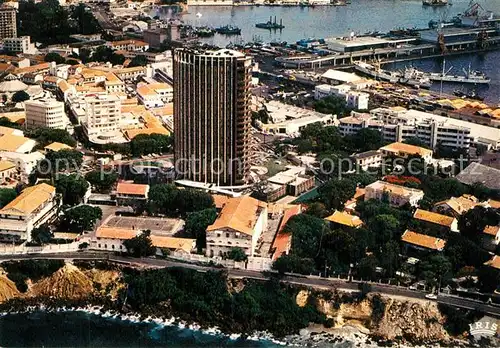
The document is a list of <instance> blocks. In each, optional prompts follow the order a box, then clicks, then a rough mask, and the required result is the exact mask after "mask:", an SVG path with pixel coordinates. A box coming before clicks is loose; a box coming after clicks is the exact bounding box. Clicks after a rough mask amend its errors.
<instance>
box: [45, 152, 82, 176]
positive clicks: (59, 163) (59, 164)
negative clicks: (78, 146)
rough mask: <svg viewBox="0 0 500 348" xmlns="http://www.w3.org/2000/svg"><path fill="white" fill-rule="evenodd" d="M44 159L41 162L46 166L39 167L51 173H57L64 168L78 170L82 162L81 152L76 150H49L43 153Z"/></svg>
mask: <svg viewBox="0 0 500 348" xmlns="http://www.w3.org/2000/svg"><path fill="white" fill-rule="evenodd" d="M45 159H46V161H43V162H42V164H43V165H44V166H45V165H46V166H48V168H41V169H42V170H46V171H48V172H51V173H59V172H62V171H65V170H69V171H78V170H79V169H80V166H81V165H82V163H83V154H82V153H81V152H80V151H77V150H66V149H64V150H59V151H50V152H49V153H47V154H46V155H45Z"/></svg>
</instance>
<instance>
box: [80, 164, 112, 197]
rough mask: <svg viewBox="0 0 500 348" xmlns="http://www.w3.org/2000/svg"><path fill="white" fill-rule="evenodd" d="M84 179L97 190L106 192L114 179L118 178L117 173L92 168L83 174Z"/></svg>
mask: <svg viewBox="0 0 500 348" xmlns="http://www.w3.org/2000/svg"><path fill="white" fill-rule="evenodd" d="M85 180H87V181H88V182H89V183H90V184H91V185H92V186H93V187H95V189H96V190H97V191H98V192H101V193H102V192H108V191H109V190H111V188H112V187H113V185H114V184H115V182H116V180H118V173H116V172H111V173H107V172H104V171H102V170H93V171H91V172H89V173H87V174H86V175H85Z"/></svg>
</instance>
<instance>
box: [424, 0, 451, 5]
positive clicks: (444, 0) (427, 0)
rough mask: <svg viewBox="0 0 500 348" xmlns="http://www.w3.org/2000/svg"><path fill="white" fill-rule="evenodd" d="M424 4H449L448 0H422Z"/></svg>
mask: <svg viewBox="0 0 500 348" xmlns="http://www.w3.org/2000/svg"><path fill="white" fill-rule="evenodd" d="M422 5H424V6H446V5H448V0H422Z"/></svg>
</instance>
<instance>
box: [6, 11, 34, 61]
mask: <svg viewBox="0 0 500 348" xmlns="http://www.w3.org/2000/svg"><path fill="white" fill-rule="evenodd" d="M0 13H1V12H0ZM3 49H4V50H5V51H9V52H20V53H28V54H32V53H35V52H36V51H37V50H36V48H35V45H34V44H32V43H31V38H30V37H29V36H21V37H8V38H5V39H4V40H3Z"/></svg>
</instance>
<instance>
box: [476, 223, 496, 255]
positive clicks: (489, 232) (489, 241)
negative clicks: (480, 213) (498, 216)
mask: <svg viewBox="0 0 500 348" xmlns="http://www.w3.org/2000/svg"><path fill="white" fill-rule="evenodd" d="M499 243H500V226H486V227H485V228H484V231H483V233H482V234H481V245H482V247H483V248H484V249H486V250H488V251H495V250H496V248H497V247H498V244H499Z"/></svg>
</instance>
